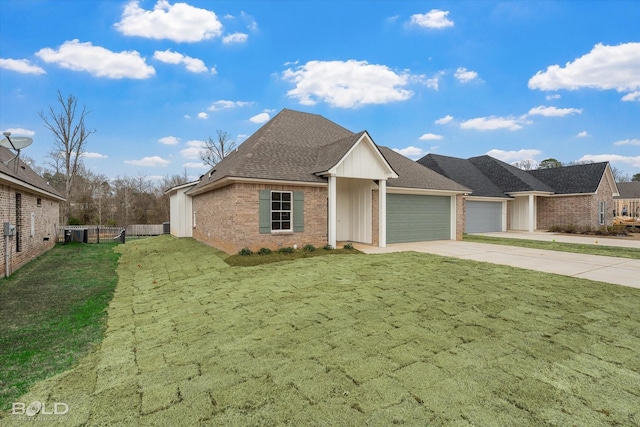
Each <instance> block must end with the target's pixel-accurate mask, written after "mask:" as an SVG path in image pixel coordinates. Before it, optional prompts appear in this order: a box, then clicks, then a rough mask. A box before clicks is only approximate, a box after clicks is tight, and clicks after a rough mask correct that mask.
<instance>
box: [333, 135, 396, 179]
mask: <svg viewBox="0 0 640 427" xmlns="http://www.w3.org/2000/svg"><path fill="white" fill-rule="evenodd" d="M363 162H364V163H367V164H364V165H363V164H362V163H363ZM323 175H331V176H336V177H341V178H357V179H358V178H359V179H376V180H386V179H389V178H398V174H397V173H396V172H395V171H394V170H393V168H392V167H391V165H389V163H388V162H387V160H386V159H385V158H384V156H383V155H382V153H381V152H380V150H379V149H378V147H377V146H376V144H374V143H373V141H372V140H371V137H370V136H369V134H368V133H367V132H364V133H363V134H362V136H361V137H360V139H359V140H358V141H356V143H355V144H353V146H352V147H351V148H350V149H349V151H347V153H346V154H345V155H344V156H343V157H342V158H341V159H340V160H339V161H338V162H337V163H336V164H335V165H334V166H333V167H332V168H331V169H329V170H328V171H327V172H326V173H324V174H323Z"/></svg>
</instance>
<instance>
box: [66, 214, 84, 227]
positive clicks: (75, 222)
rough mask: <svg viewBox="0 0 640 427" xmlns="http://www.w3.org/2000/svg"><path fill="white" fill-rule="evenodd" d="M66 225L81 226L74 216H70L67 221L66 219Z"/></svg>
mask: <svg viewBox="0 0 640 427" xmlns="http://www.w3.org/2000/svg"><path fill="white" fill-rule="evenodd" d="M67 225H81V224H80V219H79V218H76V217H75V216H70V217H69V219H67Z"/></svg>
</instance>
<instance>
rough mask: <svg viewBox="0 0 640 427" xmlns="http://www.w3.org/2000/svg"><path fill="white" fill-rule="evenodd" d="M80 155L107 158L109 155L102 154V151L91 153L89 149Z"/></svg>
mask: <svg viewBox="0 0 640 427" xmlns="http://www.w3.org/2000/svg"><path fill="white" fill-rule="evenodd" d="M80 157H84V158H85V159H106V158H108V157H109V156H107V155H106V154H100V153H91V152H89V151H87V152H84V153H82V154H81V155H80Z"/></svg>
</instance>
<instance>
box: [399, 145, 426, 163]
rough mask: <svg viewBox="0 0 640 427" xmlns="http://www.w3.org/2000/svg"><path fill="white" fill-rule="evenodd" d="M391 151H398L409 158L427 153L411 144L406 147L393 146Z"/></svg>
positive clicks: (412, 158)
mask: <svg viewBox="0 0 640 427" xmlns="http://www.w3.org/2000/svg"><path fill="white" fill-rule="evenodd" d="M393 151H395V152H396V153H400V154H402V155H403V156H405V157H408V158H410V159H411V160H417V159H419V158H421V157H423V156H424V155H425V154H427V152H426V151H425V150H423V149H422V148H418V147H414V146H412V145H410V146H409V147H407V148H394V149H393Z"/></svg>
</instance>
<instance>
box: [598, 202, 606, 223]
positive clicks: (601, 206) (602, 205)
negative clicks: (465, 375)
mask: <svg viewBox="0 0 640 427" xmlns="http://www.w3.org/2000/svg"><path fill="white" fill-rule="evenodd" d="M606 208H607V204H606V202H604V201H600V202H598V223H599V224H600V225H605V222H606V221H605V212H606V211H607V210H606Z"/></svg>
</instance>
